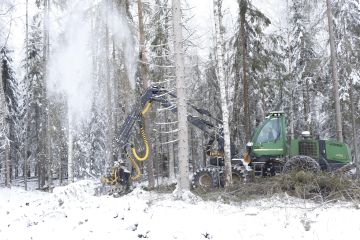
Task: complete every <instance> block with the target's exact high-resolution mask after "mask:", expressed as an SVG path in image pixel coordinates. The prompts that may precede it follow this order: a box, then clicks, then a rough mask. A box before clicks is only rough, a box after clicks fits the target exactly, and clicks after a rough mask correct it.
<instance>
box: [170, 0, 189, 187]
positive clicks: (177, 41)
mask: <svg viewBox="0 0 360 240" xmlns="http://www.w3.org/2000/svg"><path fill="white" fill-rule="evenodd" d="M172 17H173V19H172V20H173V41H174V53H175V74H176V93H177V109H178V128H179V132H178V136H179V144H178V149H179V150H178V160H179V177H178V185H177V186H178V191H179V192H180V193H181V192H183V191H189V190H190V182H189V160H188V157H189V142H188V122H187V108H186V106H187V105H186V88H185V66H184V48H183V36H182V19H181V3H180V0H173V1H172Z"/></svg>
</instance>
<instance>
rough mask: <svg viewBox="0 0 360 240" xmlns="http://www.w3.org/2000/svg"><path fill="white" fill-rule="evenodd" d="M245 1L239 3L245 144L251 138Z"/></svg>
mask: <svg viewBox="0 0 360 240" xmlns="http://www.w3.org/2000/svg"><path fill="white" fill-rule="evenodd" d="M247 4H248V3H247V0H241V1H240V6H239V7H240V36H241V41H240V43H241V51H242V79H243V88H244V89H243V90H244V93H243V94H244V96H243V98H244V117H245V142H249V141H250V138H251V130H250V112H249V84H248V79H247V74H246V71H247V59H246V54H247V51H246V35H245V34H246V32H245V21H246V19H245V17H246V11H247V7H248V6H247Z"/></svg>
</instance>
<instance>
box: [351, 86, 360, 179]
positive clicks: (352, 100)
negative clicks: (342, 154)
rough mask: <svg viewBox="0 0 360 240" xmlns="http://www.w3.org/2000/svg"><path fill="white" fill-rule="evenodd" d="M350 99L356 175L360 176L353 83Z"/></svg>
mask: <svg viewBox="0 0 360 240" xmlns="http://www.w3.org/2000/svg"><path fill="white" fill-rule="evenodd" d="M349 97H350V114H351V128H352V137H353V145H354V158H355V161H354V162H355V164H356V175H357V176H358V177H359V176H360V161H359V159H358V153H359V152H358V146H357V134H356V130H357V128H356V120H355V113H354V95H353V84H352V82H351V84H350V88H349Z"/></svg>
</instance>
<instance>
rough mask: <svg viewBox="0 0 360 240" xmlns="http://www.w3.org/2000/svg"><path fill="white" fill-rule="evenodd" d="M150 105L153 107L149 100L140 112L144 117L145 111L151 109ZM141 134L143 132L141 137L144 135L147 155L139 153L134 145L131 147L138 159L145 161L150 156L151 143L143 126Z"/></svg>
mask: <svg viewBox="0 0 360 240" xmlns="http://www.w3.org/2000/svg"><path fill="white" fill-rule="evenodd" d="M150 107H151V101H148V102H147V103H146V105H145V107H144V109H143V110H142V111H141V112H140V115H141V116H142V117H144V115H145V113H146V112H147V111H149V109H150ZM140 134H141V137H142V139H143V141H144V145H145V155H144V156H142V157H140V156H139V155H138V154H137V152H136V149H135V148H134V147H133V146H132V147H131V152H132V154H133V155H134V157H135V158H136V159H137V160H138V161H145V160H146V159H147V158H148V157H149V153H150V147H149V143H148V141H147V138H146V134H145V129H144V127H142V126H141V127H140Z"/></svg>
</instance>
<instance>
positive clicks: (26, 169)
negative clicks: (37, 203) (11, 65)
mask: <svg viewBox="0 0 360 240" xmlns="http://www.w3.org/2000/svg"><path fill="white" fill-rule="evenodd" d="M25 7H26V10H25V24H26V26H25V27H26V30H25V44H26V46H25V48H26V49H25V53H26V56H25V59H26V63H25V66H26V69H25V71H26V73H25V74H26V76H28V75H29V59H28V53H29V0H26V6H25ZM26 94H27V95H28V93H26ZM25 111H26V113H25V116H24V138H23V139H24V142H23V144H24V147H23V158H24V168H23V169H24V172H23V175H24V188H25V190H27V189H28V186H27V185H28V179H27V177H28V176H27V172H28V156H27V155H28V154H27V152H28V116H29V115H28V111H29V108H28V107H25Z"/></svg>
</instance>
